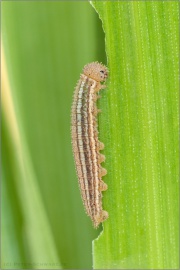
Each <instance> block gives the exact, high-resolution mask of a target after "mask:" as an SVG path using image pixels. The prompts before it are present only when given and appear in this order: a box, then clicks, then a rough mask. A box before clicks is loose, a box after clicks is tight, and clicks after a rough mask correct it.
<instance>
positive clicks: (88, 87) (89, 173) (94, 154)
mask: <svg viewBox="0 0 180 270" xmlns="http://www.w3.org/2000/svg"><path fill="white" fill-rule="evenodd" d="M107 76H108V70H107V68H106V67H105V66H104V65H102V64H100V63H98V62H93V63H90V64H88V65H86V66H85V67H84V69H83V74H81V76H80V80H79V81H78V83H77V86H76V88H75V92H74V99H73V105H72V112H71V135H72V146H73V153H74V159H75V165H76V171H77V175H78V179H79V187H80V191H81V197H82V200H83V203H84V206H85V209H86V212H87V214H88V216H90V217H91V219H92V221H93V224H94V227H95V228H97V227H98V225H99V224H100V223H101V222H103V221H104V220H106V219H107V218H108V213H107V212H106V211H104V210H103V209H102V191H104V190H106V189H107V185H106V184H105V183H104V182H103V181H102V179H101V178H102V176H104V175H105V174H106V173H107V172H106V169H104V168H102V167H101V165H100V163H101V162H103V161H104V160H105V156H104V155H102V154H100V153H99V150H102V149H103V148H104V145H103V143H101V142H99V140H98V130H97V118H96V116H97V114H98V112H99V111H100V110H98V109H97V107H96V100H97V99H98V95H97V92H99V90H100V89H103V88H105V85H103V84H101V82H104V81H105V80H106V78H107Z"/></svg>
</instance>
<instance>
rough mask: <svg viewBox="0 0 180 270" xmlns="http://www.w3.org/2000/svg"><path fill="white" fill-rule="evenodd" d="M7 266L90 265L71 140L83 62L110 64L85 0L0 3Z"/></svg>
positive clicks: (88, 228) (90, 234) (91, 234)
mask: <svg viewBox="0 0 180 270" xmlns="http://www.w3.org/2000/svg"><path fill="white" fill-rule="evenodd" d="M1 13H2V25H1V27H2V45H3V46H2V50H3V51H2V62H1V69H2V265H1V267H2V268H3V269H5V268H7V269H12V268H16V269H17V268H18V269H27V268H31V269H33V268H37V269H38V268H39V269H45V268H48V269H49V268H51V269H54V268H83V269H87V268H91V267H92V258H91V255H92V239H94V238H95V237H97V235H98V233H99V230H100V229H101V228H100V229H99V230H97V231H95V230H94V229H93V228H92V224H91V221H90V219H89V218H88V217H87V216H86V214H85V212H84V209H83V205H82V202H81V198H80V193H79V189H78V184H77V178H76V174H75V168H74V161H73V156H72V150H71V138H70V111H71V102H72V95H73V90H74V87H75V85H76V83H77V80H78V78H79V75H80V72H81V70H82V68H83V66H84V65H85V64H86V63H88V62H91V61H102V62H103V63H104V64H106V58H105V48H104V33H103V30H102V25H101V21H100V20H99V18H98V15H97V14H96V12H95V10H94V9H93V8H92V6H91V5H90V4H89V3H88V2H87V1H83V2H82V1H81V2H62V1H59V2H43V1H39V2H29V1H14V2H13V1H10V2H8V1H7V2H3V3H2V4H1Z"/></svg>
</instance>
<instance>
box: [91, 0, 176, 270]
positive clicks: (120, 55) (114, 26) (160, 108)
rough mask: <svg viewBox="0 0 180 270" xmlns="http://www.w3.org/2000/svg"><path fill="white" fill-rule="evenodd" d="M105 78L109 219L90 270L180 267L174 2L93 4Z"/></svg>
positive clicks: (96, 243)
mask: <svg viewBox="0 0 180 270" xmlns="http://www.w3.org/2000/svg"><path fill="white" fill-rule="evenodd" d="M92 4H93V6H94V7H95V9H96V11H97V13H98V14H99V16H100V18H101V20H102V23H103V29H104V31H105V36H106V53H107V58H108V67H109V69H110V78H109V82H108V88H107V90H105V91H104V92H103V93H102V99H101V100H100V105H99V106H100V107H101V109H102V111H103V113H102V114H101V116H100V119H99V120H100V139H101V141H102V142H103V143H104V144H105V150H104V153H105V155H106V163H105V165H104V167H106V168H107V171H108V174H107V176H105V177H104V180H105V182H106V183H107V184H108V190H107V191H106V192H104V198H103V205H104V209H105V210H107V211H108V212H109V219H108V220H107V221H106V222H105V223H104V231H103V233H102V234H101V235H100V237H99V238H98V239H97V240H95V241H94V243H93V257H94V268H95V269H136V268H138V269H152V268H153V269H177V268H178V262H179V260H178V86H179V85H178V2H176V1H168V2H166V1H163V2H161V1H149V2H148V1H93V3H92Z"/></svg>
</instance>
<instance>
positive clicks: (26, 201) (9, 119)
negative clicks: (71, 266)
mask: <svg viewBox="0 0 180 270" xmlns="http://www.w3.org/2000/svg"><path fill="white" fill-rule="evenodd" d="M1 55H2V62H1V66H2V70H3V71H2V111H3V125H2V143H3V149H2V150H3V169H4V173H3V176H4V177H3V180H5V186H7V187H8V188H5V189H3V198H4V200H3V206H4V207H3V209H2V215H3V222H4V224H7V225H8V227H7V228H6V227H5V226H3V228H2V229H3V231H2V233H3V235H5V238H2V240H3V247H4V246H7V249H6V251H5V252H3V254H2V255H3V257H2V268H3V269H4V268H7V269H8V268H10V269H17V268H25V269H28V268H29V267H30V266H31V267H32V268H42V265H43V268H44V269H49V263H51V262H54V263H55V264H56V265H55V267H54V268H56V269H57V268H58V269H59V268H62V267H61V264H60V262H59V258H58V255H57V251H56V246H55V243H54V239H53V236H52V232H51V228H50V224H49V221H48V219H47V215H46V211H45V208H44V205H43V202H42V197H41V193H40V191H39V187H38V185H37V179H36V176H35V174H34V170H33V167H32V163H31V160H30V158H29V151H28V148H27V145H26V142H25V140H24V136H23V130H22V127H21V126H19V122H18V121H17V115H16V112H15V108H14V104H13V101H12V96H11V89H10V83H9V80H8V76H7V68H6V64H5V60H4V55H3V52H2V54H1ZM3 187H4V185H3ZM8 190H9V197H7V198H6V197H5V194H8V192H6V191H8ZM10 204H11V207H10ZM20 205H21V207H20ZM18 207H19V208H20V209H18ZM7 209H9V213H8V212H7V211H6V210H7ZM18 210H19V211H18ZM20 210H21V211H20ZM10 211H12V213H10ZM20 214H21V215H20ZM5 216H6V218H5ZM18 216H19V218H20V219H21V220H19V219H18ZM8 218H9V219H11V222H14V226H13V223H12V224H11V222H8ZM15 222H16V224H15ZM15 225H16V226H15ZM9 226H11V227H12V230H8V233H7V229H9ZM7 235H8V238H7V237H6V236H7ZM10 240H11V241H12V244H11V245H10V244H8V242H10ZM15 240H16V241H15ZM14 246H15V248H14ZM14 250H16V254H15V255H14V252H13V251H14ZM18 253H20V254H19V256H17V254H18ZM25 253H27V254H28V256H27V257H26V260H25Z"/></svg>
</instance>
